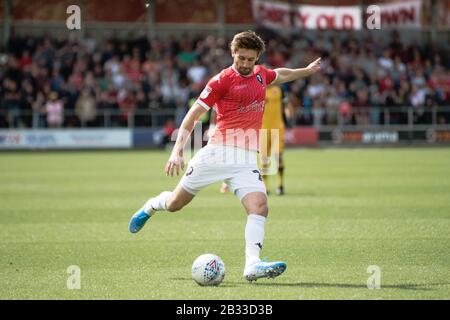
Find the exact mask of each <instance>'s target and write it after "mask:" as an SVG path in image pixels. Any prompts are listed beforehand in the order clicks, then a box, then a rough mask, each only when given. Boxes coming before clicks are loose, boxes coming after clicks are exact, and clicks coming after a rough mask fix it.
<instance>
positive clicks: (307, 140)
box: [285, 127, 319, 146]
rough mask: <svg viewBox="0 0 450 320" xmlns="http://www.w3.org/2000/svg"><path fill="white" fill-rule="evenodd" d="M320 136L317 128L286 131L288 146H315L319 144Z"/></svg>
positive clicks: (299, 128)
mask: <svg viewBox="0 0 450 320" xmlns="http://www.w3.org/2000/svg"><path fill="white" fill-rule="evenodd" d="M318 139H319V134H318V132H317V130H316V129H315V128H311V127H305V128H302V127H298V128H292V129H286V133H285V143H286V145H287V146H314V145H316V144H317V141H318Z"/></svg>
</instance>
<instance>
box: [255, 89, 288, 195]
mask: <svg viewBox="0 0 450 320" xmlns="http://www.w3.org/2000/svg"><path fill="white" fill-rule="evenodd" d="M261 129H263V130H261V133H260V142H259V152H260V159H261V164H260V166H261V175H262V177H263V181H264V184H265V185H266V190H267V192H268V193H269V190H270V185H269V177H270V174H271V173H272V172H271V171H272V167H275V168H277V174H278V183H277V194H278V195H283V194H284V176H283V174H284V161H283V151H284V121H283V92H282V91H281V88H280V86H277V85H270V86H268V87H267V89H266V103H265V107H264V115H263V119H262V128H261ZM273 162H275V163H273Z"/></svg>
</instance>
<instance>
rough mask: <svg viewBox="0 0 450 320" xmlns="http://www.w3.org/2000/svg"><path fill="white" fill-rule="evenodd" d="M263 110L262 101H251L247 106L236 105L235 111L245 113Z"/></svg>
mask: <svg viewBox="0 0 450 320" xmlns="http://www.w3.org/2000/svg"><path fill="white" fill-rule="evenodd" d="M263 111H264V101H260V102H258V101H253V102H252V103H251V104H249V105H247V106H238V108H237V112H239V113H247V112H263Z"/></svg>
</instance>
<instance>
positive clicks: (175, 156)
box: [166, 151, 184, 177]
mask: <svg viewBox="0 0 450 320" xmlns="http://www.w3.org/2000/svg"><path fill="white" fill-rule="evenodd" d="M182 170H184V157H183V152H182V151H181V152H172V154H171V155H170V158H169V160H168V161H167V164H166V174H167V175H168V176H169V175H170V176H171V177H173V173H174V171H175V172H176V173H177V176H178V175H180V172H182Z"/></svg>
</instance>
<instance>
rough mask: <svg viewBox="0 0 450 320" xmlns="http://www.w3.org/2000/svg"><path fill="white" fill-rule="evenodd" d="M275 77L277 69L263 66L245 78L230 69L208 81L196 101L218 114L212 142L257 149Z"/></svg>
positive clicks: (259, 66)
mask: <svg viewBox="0 0 450 320" xmlns="http://www.w3.org/2000/svg"><path fill="white" fill-rule="evenodd" d="M276 77H277V74H276V72H275V71H274V70H270V69H267V68H265V67H263V66H261V65H255V66H254V67H253V71H252V73H251V74H249V75H246V76H244V75H241V74H240V73H239V72H238V71H237V70H236V69H235V68H234V67H233V66H231V67H229V68H227V69H224V70H222V71H221V72H220V73H219V74H217V75H216V76H215V77H213V78H212V79H211V80H209V82H208V84H207V85H206V87H205V89H204V90H203V91H202V93H201V94H200V97H199V98H198V99H197V103H198V104H199V105H201V106H202V107H203V108H205V109H206V110H209V109H210V108H212V107H214V108H215V111H216V114H217V118H216V130H215V132H214V134H213V136H212V137H211V138H210V139H209V143H214V144H225V145H233V146H236V147H240V148H245V149H250V150H258V142H259V130H260V129H261V123H262V117H263V113H264V103H265V98H266V86H267V85H269V84H271V83H272V82H273V81H274V80H275V79H276Z"/></svg>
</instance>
